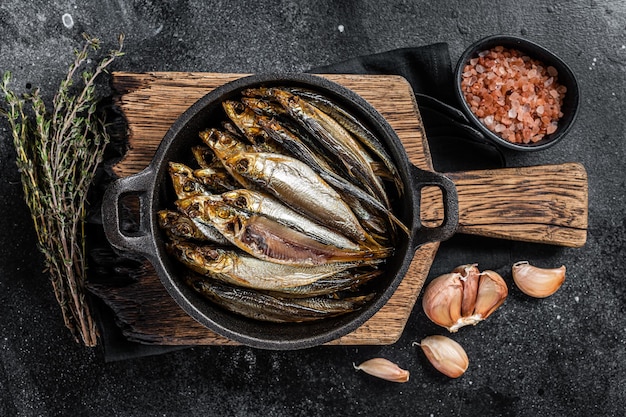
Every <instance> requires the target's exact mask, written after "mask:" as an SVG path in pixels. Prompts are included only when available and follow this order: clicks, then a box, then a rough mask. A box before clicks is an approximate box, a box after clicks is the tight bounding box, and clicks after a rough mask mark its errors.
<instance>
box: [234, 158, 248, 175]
mask: <svg viewBox="0 0 626 417" xmlns="http://www.w3.org/2000/svg"><path fill="white" fill-rule="evenodd" d="M249 166H250V161H248V160H247V159H246V158H243V159H241V160H239V161H237V163H236V164H235V170H236V171H237V172H246V171H248V167H249Z"/></svg>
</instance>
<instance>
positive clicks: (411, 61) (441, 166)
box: [90, 43, 508, 361]
mask: <svg viewBox="0 0 626 417" xmlns="http://www.w3.org/2000/svg"><path fill="white" fill-rule="evenodd" d="M310 72H311V73H318V74H322V73H344V74H388V75H400V76H403V77H404V78H406V79H407V80H408V82H409V83H410V84H411V86H412V88H413V91H414V93H415V96H416V99H417V102H418V106H419V109H420V114H421V116H422V121H423V123H424V127H425V131H426V136H427V138H428V142H429V147H430V150H431V156H432V160H433V165H434V167H435V169H436V170H437V171H440V172H451V171H461V170H472V169H486V168H500V167H503V166H504V157H503V155H502V153H501V151H500V150H499V149H498V148H497V147H496V146H495V145H493V144H492V143H490V142H489V141H488V140H486V139H485V138H484V137H483V135H482V134H481V133H480V132H478V131H476V130H475V129H474V128H473V127H472V126H471V125H470V124H469V123H468V122H467V120H466V119H465V117H464V116H463V114H462V113H461V112H460V111H459V110H458V108H457V107H458V104H457V102H456V99H455V95H454V88H453V73H452V65H451V62H450V55H449V52H448V46H447V44H445V43H437V44H433V45H426V46H420V47H414V48H403V49H396V50H392V51H388V52H384V53H379V54H374V55H367V56H361V57H356V58H352V59H349V60H347V61H343V62H340V63H337V64H333V65H327V66H323V67H317V68H314V69H312V70H311V71H310ZM122 147H123V146H121V147H118V153H121V152H123V151H121V150H119V148H122ZM118 156H119V155H118ZM101 184H104V185H105V184H106V181H105V180H103V181H101ZM103 188H104V186H102V187H100V190H99V191H98V187H96V192H97V193H99V192H103V190H102V189H103ZM90 226H91V228H92V229H93V230H92V232H91V234H90V236H92V239H93V240H94V242H92V247H93V251H92V253H93V256H92V259H91V263H92V265H93V269H92V270H93V271H94V272H93V273H94V275H98V276H94V277H93V280H94V281H95V282H98V281H99V282H101V283H102V282H106V281H108V282H111V280H112V281H115V282H117V281H119V282H120V284H122V285H123V281H124V276H125V275H128V278H129V279H131V280H132V269H133V262H134V261H135V260H133V259H123V258H119V254H117V256H118V258H117V259H116V258H115V256H113V253H114V252H113V251H112V250H111V248H110V247H108V242H106V238H104V235H103V233H102V232H101V224H99V216H98V215H94V216H93V217H92V221H91V225H90ZM477 248H480V249H477ZM477 258H481V259H488V260H489V262H490V264H491V265H490V269H495V268H496V266H493V265H494V264H495V265H499V264H504V263H505V262H506V260H508V246H507V245H506V244H503V243H502V242H501V241H499V240H490V239H483V238H473V237H467V236H460V237H457V236H455V237H453V238H452V239H450V241H447V242H444V243H442V245H441V247H440V250H439V252H438V254H437V257H436V259H435V263H434V264H433V268H432V269H431V271H438V270H439V271H445V272H447V271H448V270H450V269H452V268H454V267H455V266H457V265H459V264H464V263H472V262H476V261H477ZM502 259H505V261H502ZM90 279H91V278H90ZM95 307H96V319H97V321H98V323H99V329H100V332H101V342H102V346H103V348H104V357H105V360H106V361H118V360H124V359H131V358H136V357H141V356H147V355H155V354H161V353H164V352H168V351H172V350H175V349H180V348H181V347H171V346H153V345H142V344H139V343H134V342H130V341H128V340H126V339H125V338H124V336H123V335H122V333H121V331H120V329H119V328H118V327H117V326H116V324H115V318H114V317H113V314H112V312H111V311H110V310H109V309H108V308H107V307H106V306H104V304H103V303H101V302H99V300H96V302H95Z"/></svg>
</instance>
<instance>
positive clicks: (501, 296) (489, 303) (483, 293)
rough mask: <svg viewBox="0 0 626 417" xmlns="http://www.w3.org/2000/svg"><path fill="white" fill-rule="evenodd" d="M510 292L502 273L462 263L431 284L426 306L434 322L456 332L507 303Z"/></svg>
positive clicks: (482, 318) (425, 292)
mask: <svg viewBox="0 0 626 417" xmlns="http://www.w3.org/2000/svg"><path fill="white" fill-rule="evenodd" d="M508 293H509V290H508V288H507V286H506V283H505V282H504V279H502V277H501V276H500V275H499V274H498V273H496V272H494V271H484V272H480V271H479V270H478V268H477V266H476V264H468V265H461V266H459V267H457V268H455V269H454V270H453V271H452V272H450V273H448V274H444V275H441V276H439V277H437V278H435V279H433V280H432V281H431V282H430V284H428V286H427V287H426V289H425V290H424V297H423V299H422V307H423V309H424V312H425V313H426V315H427V316H428V318H429V319H431V320H432V321H433V322H434V323H436V324H438V325H440V326H443V327H445V328H446V329H448V330H449V331H450V332H456V331H457V330H458V329H460V328H461V327H463V326H467V325H470V324H471V325H476V324H478V323H479V322H481V321H482V320H484V319H486V318H487V317H489V316H490V315H491V314H492V313H493V312H494V311H495V310H496V309H497V308H498V307H500V306H501V305H502V303H504V300H505V299H506V297H507V295H508Z"/></svg>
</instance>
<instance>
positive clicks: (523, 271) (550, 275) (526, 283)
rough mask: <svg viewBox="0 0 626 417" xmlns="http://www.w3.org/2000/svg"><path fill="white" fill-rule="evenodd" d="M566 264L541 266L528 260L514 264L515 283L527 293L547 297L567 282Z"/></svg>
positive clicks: (537, 296)
mask: <svg viewBox="0 0 626 417" xmlns="http://www.w3.org/2000/svg"><path fill="white" fill-rule="evenodd" d="M565 269H566V268H565V265H562V266H561V267H559V268H539V267H536V266H533V265H531V264H530V263H529V262H528V261H519V262H516V263H515V264H513V267H512V275H513V281H514V282H515V285H517V287H518V288H519V289H520V291H522V292H523V293H524V294H526V295H530V296H531V297H535V298H546V297H549V296H551V295H552V294H554V293H555V292H557V290H558V289H559V288H561V286H562V285H563V282H565Z"/></svg>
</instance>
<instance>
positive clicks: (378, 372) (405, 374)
mask: <svg viewBox="0 0 626 417" xmlns="http://www.w3.org/2000/svg"><path fill="white" fill-rule="evenodd" d="M352 366H354V369H356V370H358V371H363V372H365V373H366V374H369V375H372V376H375V377H378V378H381V379H385V380H387V381H391V382H407V381H408V380H409V371H407V370H404V369H402V368H400V367H399V366H398V365H396V364H395V363H393V362H391V361H390V360H388V359H385V358H374V359H370V360H367V361H365V362H363V363H362V364H360V365H359V366H356V365H354V364H352Z"/></svg>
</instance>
